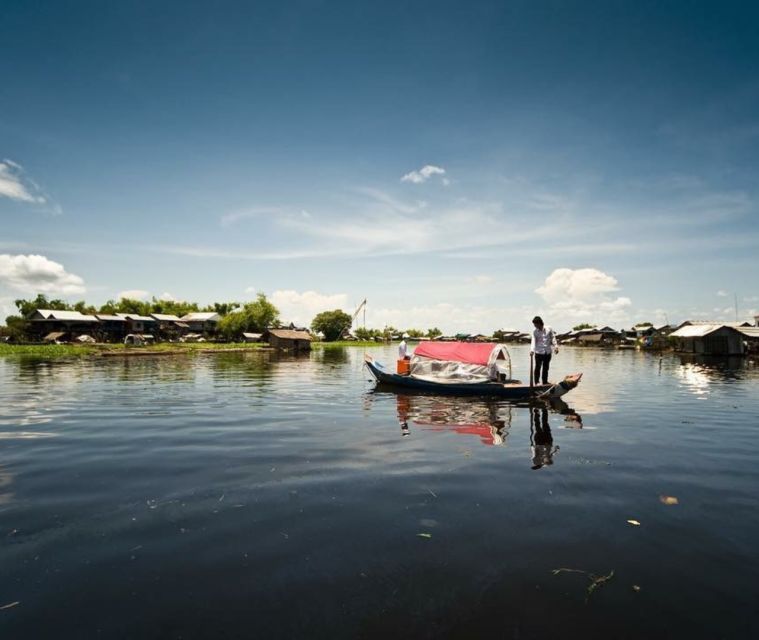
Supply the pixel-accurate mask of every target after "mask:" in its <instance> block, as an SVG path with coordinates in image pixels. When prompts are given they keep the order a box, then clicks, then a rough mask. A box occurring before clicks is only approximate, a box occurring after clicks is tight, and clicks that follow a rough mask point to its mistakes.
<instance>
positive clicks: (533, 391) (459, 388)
mask: <svg viewBox="0 0 759 640" xmlns="http://www.w3.org/2000/svg"><path fill="white" fill-rule="evenodd" d="M364 363H365V364H366V367H367V368H368V369H369V371H370V372H371V374H372V375H373V376H374V378H375V379H376V380H377V382H378V383H379V384H383V385H392V386H395V387H403V388H405V389H416V390H418V391H431V392H434V393H441V394H442V393H445V394H450V395H457V396H464V395H466V396H497V397H499V398H509V399H512V400H525V399H529V398H532V397H536V396H539V395H541V394H544V393H548V392H549V391H551V389H553V388H554V386H555V385H553V384H541V385H536V386H533V387H531V386H530V385H528V384H522V383H518V384H503V383H500V382H483V383H473V384H466V383H458V384H457V383H441V382H430V381H429V380H420V379H418V378H414V377H413V376H402V375H398V374H397V373H392V372H390V371H388V370H387V369H385V367H383V366H382V365H381V364H380V363H379V362H376V361H375V360H374V359H373V358H371V357H367V358H366V359H365V360H364Z"/></svg>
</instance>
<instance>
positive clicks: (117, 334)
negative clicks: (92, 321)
mask: <svg viewBox="0 0 759 640" xmlns="http://www.w3.org/2000/svg"><path fill="white" fill-rule="evenodd" d="M95 317H96V318H97V319H98V327H97V329H96V333H97V336H98V338H99V339H100V341H101V342H121V341H122V340H124V336H126V334H127V321H126V318H122V317H120V316H116V315H110V314H104V313H98V314H96V315H95Z"/></svg>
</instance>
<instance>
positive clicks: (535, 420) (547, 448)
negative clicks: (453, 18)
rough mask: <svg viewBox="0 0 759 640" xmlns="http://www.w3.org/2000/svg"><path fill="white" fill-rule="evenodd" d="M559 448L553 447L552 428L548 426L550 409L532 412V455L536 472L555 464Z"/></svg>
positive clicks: (535, 408) (537, 408) (534, 409)
mask: <svg viewBox="0 0 759 640" xmlns="http://www.w3.org/2000/svg"><path fill="white" fill-rule="evenodd" d="M558 451H559V447H558V445H557V446H556V447H554V446H553V436H552V435H551V426H550V425H549V424H548V407H546V406H543V407H534V408H533V409H531V410H530V454H531V457H532V468H533V469H534V470H537V469H540V468H542V467H545V466H549V465H552V464H553V456H554V454H556V453H558Z"/></svg>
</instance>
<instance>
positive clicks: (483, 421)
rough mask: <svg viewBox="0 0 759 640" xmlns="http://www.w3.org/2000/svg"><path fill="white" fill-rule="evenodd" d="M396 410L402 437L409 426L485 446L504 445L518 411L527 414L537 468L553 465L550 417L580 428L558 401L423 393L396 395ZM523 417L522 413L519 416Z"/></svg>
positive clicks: (573, 413)
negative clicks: (471, 439) (467, 438)
mask: <svg viewBox="0 0 759 640" xmlns="http://www.w3.org/2000/svg"><path fill="white" fill-rule="evenodd" d="M395 399H396V409H397V412H398V423H399V425H400V428H401V436H402V437H408V436H409V435H410V434H411V430H412V427H413V428H418V429H421V430H425V431H452V432H454V433H457V434H459V435H463V436H476V437H477V438H479V440H480V442H481V443H482V444H484V445H486V446H505V445H506V444H507V442H508V438H509V434H510V432H511V427H512V424H513V421H514V418H515V416H516V415H518V412H519V411H524V410H527V411H529V412H530V427H531V428H530V444H531V446H532V447H533V448H534V453H533V459H534V460H535V462H534V463H533V464H534V465H537V467H536V468H540V467H542V466H545V465H548V464H552V456H553V453H555V451H554V450H553V449H552V448H551V445H552V443H553V437H552V435H551V428H550V425H549V419H548V416H549V414H558V415H561V416H563V422H564V424H563V427H564V428H566V429H582V428H583V423H582V416H581V415H580V414H578V413H577V412H576V411H575V410H574V409H572V408H571V407H570V406H569V405H568V404H567V403H566V402H564V401H563V400H561V399H558V398H557V399H553V400H551V401H550V402H544V401H534V402H532V403H520V404H514V403H509V402H506V401H504V400H499V399H496V398H457V397H453V396H436V395H426V394H409V393H396V394H395ZM522 415H524V414H522Z"/></svg>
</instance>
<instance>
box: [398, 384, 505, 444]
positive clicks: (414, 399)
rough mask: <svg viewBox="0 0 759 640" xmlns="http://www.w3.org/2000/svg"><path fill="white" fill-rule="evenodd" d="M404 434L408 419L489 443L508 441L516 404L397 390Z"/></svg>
mask: <svg viewBox="0 0 759 640" xmlns="http://www.w3.org/2000/svg"><path fill="white" fill-rule="evenodd" d="M396 404H397V409H398V422H399V423H400V425H401V435H402V436H408V435H409V433H410V427H409V422H411V423H412V424H413V425H414V426H415V427H419V428H420V429H424V430H430V431H454V432H455V433H458V434H461V435H473V436H477V437H479V439H480V442H481V443H482V444H484V445H488V446H501V445H505V444H506V439H507V437H508V435H509V429H510V428H511V422H512V417H513V414H512V412H513V409H514V405H511V404H507V403H505V402H503V401H498V400H494V399H486V398H482V399H476V398H456V397H449V396H434V395H413V394H402V393H398V394H396Z"/></svg>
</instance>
